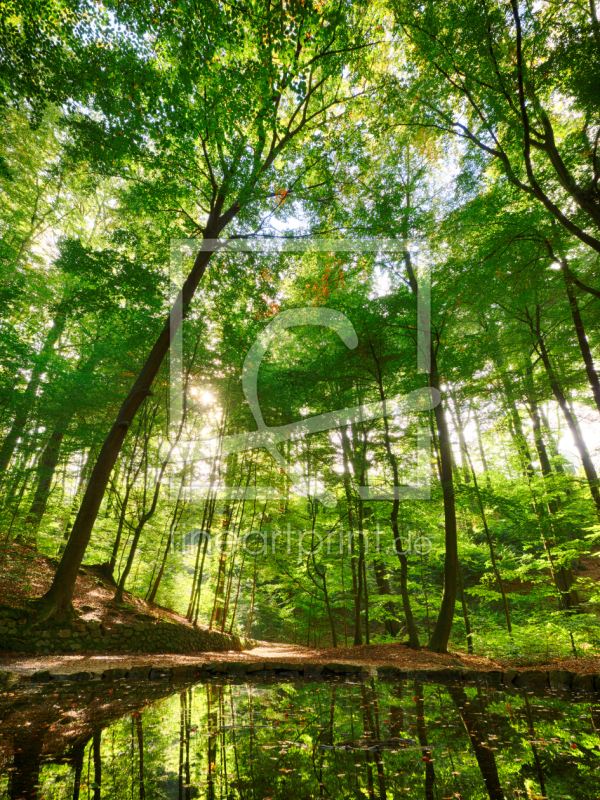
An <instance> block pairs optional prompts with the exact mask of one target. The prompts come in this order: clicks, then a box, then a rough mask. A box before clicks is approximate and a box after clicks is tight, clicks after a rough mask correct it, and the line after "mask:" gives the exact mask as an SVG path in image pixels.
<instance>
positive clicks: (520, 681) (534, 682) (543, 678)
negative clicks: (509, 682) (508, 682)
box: [514, 669, 548, 686]
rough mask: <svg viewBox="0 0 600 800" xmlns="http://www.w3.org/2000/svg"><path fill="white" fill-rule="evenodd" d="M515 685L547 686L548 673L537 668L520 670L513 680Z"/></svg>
mask: <svg viewBox="0 0 600 800" xmlns="http://www.w3.org/2000/svg"><path fill="white" fill-rule="evenodd" d="M514 684H515V686H548V673H547V672H542V671H541V670H538V669H528V670H524V671H523V672H520V673H519V674H518V675H517V677H516V678H515V680H514Z"/></svg>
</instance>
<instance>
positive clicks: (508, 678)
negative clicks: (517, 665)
mask: <svg viewBox="0 0 600 800" xmlns="http://www.w3.org/2000/svg"><path fill="white" fill-rule="evenodd" d="M518 674H519V673H518V672H516V671H515V670H514V669H507V670H506V672H505V673H504V683H509V684H510V683H514V682H515V678H516V677H517V676H518Z"/></svg>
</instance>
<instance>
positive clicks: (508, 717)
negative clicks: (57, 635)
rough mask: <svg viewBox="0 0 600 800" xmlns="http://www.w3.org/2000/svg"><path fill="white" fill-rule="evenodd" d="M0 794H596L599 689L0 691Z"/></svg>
mask: <svg viewBox="0 0 600 800" xmlns="http://www.w3.org/2000/svg"><path fill="white" fill-rule="evenodd" d="M0 715H1V718H2V726H1V727H0V797H1V798H11V800H16V799H17V798H27V800H31V798H37V800H41V798H45V800H58V798H73V799H74V800H77V798H82V800H83V798H90V799H91V798H94V800H98V798H115V800H125V799H126V798H132V799H133V798H136V800H137V798H140V800H159V798H160V799H161V800H162V799H163V798H166V799H172V800H188V798H207V800H217V798H219V800H221V799H222V800H234V799H237V798H243V800H246V798H248V800H250V798H251V799H252V800H296V799H298V800H305V799H306V800H308V799H309V798H335V800H337V799H338V798H353V799H354V798H379V799H380V800H383V799H384V798H386V799H389V800H392V798H393V799H394V800H396V798H425V800H430V799H431V800H441V799H442V798H464V799H465V800H466V799H467V798H469V800H470V799H472V798H487V797H489V798H492V799H493V800H496V799H498V800H499V799H500V798H507V800H508V798H534V799H535V798H540V797H546V798H550V799H551V800H566V799H567V798H573V800H586V799H587V798H590V799H591V798H598V797H599V796H600V794H599V788H598V787H599V785H600V780H599V779H600V771H599V770H600V697H596V696H592V695H588V696H583V695H579V696H574V695H567V694H558V693H556V692H551V691H549V690H547V691H546V692H545V693H544V694H533V693H532V692H527V691H523V690H518V691H511V692H510V693H507V692H504V691H502V690H500V689H499V688H497V687H496V688H494V687H492V686H487V685H465V684H457V683H428V682H422V681H421V680H417V679H406V680H402V681H396V682H389V683H386V682H382V681H380V680H377V679H375V678H373V679H369V680H366V681H362V682H361V681H359V680H357V679H355V680H353V681H348V680H346V681H341V680H336V681H321V682H303V681H278V682H275V681H272V682H260V681H255V682H254V683H242V682H235V681H227V680H225V679H224V678H221V679H219V680H215V679H211V680H210V681H206V682H202V683H195V684H193V685H191V684H181V683H174V682H172V681H166V680H159V681H127V680H119V681H113V682H107V681H96V682H95V683H94V682H88V683H76V682H60V683H58V682H52V683H47V684H41V685H39V684H38V685H35V684H33V683H29V684H18V685H17V686H14V687H13V688H12V689H11V690H8V691H7V692H6V693H3V694H2V695H0Z"/></svg>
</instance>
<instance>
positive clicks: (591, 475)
mask: <svg viewBox="0 0 600 800" xmlns="http://www.w3.org/2000/svg"><path fill="white" fill-rule="evenodd" d="M536 339H537V345H538V348H539V350H538V352H539V354H540V356H541V358H542V362H543V364H544V367H545V368H546V373H547V375H548V380H549V382H550V388H551V389H552V391H553V393H554V396H555V397H556V400H557V402H558V404H559V406H560V408H561V411H562V412H563V415H564V417H565V419H566V421H567V425H568V426H569V430H570V432H571V436H572V437H573V441H574V442H575V446H576V447H577V450H578V451H579V455H580V457H581V462H582V464H583V469H584V472H585V475H586V478H587V482H588V486H589V488H590V493H591V495H592V499H593V501H594V505H595V506H596V515H597V517H598V519H600V490H599V488H598V475H597V474H596V469H595V468H594V464H593V462H592V459H591V458H590V454H589V452H588V449H587V447H586V444H585V442H584V441H583V437H582V435H581V433H580V431H579V425H578V424H577V420H576V418H575V416H574V415H573V414H572V413H571V409H570V408H569V404H568V403H567V398H566V397H565V394H564V392H563V390H562V387H561V386H560V384H559V382H558V378H557V377H556V373H555V372H554V368H553V366H552V363H551V361H550V356H549V354H548V350H547V349H546V343H545V342H544V338H543V336H542V335H541V334H540V332H539V331H536Z"/></svg>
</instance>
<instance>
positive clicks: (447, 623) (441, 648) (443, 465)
mask: <svg viewBox="0 0 600 800" xmlns="http://www.w3.org/2000/svg"><path fill="white" fill-rule="evenodd" d="M403 256H404V263H405V264H406V271H407V274H408V279H409V283H410V288H411V291H412V293H413V294H414V295H415V298H418V294H419V286H418V283H417V278H416V275H415V272H414V269H413V266H412V262H411V258H410V253H409V251H408V250H407V249H404V251H403ZM434 338H435V339H436V340H437V344H435V343H434ZM439 345H440V340H439V335H436V336H435V337H434V333H433V331H432V335H431V350H430V359H431V360H430V369H431V372H430V375H429V385H430V386H431V388H432V389H435V390H436V392H437V393H438V396H439V397H440V402H439V403H438V404H437V405H436V406H435V407H434V415H435V422H436V426H437V433H438V447H439V455H440V471H441V478H442V496H443V499H444V532H445V545H446V547H445V555H444V588H443V591H442V603H441V606H440V611H439V614H438V618H437V620H436V623H435V626H434V629H433V633H432V634H431V638H430V639H429V643H428V645H427V649H428V650H432V651H433V652H434V653H446V652H447V650H448V641H449V639H450V634H451V632H452V622H453V620H454V611H455V607H456V572H457V570H458V530H457V525H456V502H455V498H454V483H453V479H452V445H451V442H450V433H449V431H448V423H447V422H446V415H445V413H444V408H443V406H442V401H441V391H440V377H439V371H438V364H437V351H438V348H439Z"/></svg>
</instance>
